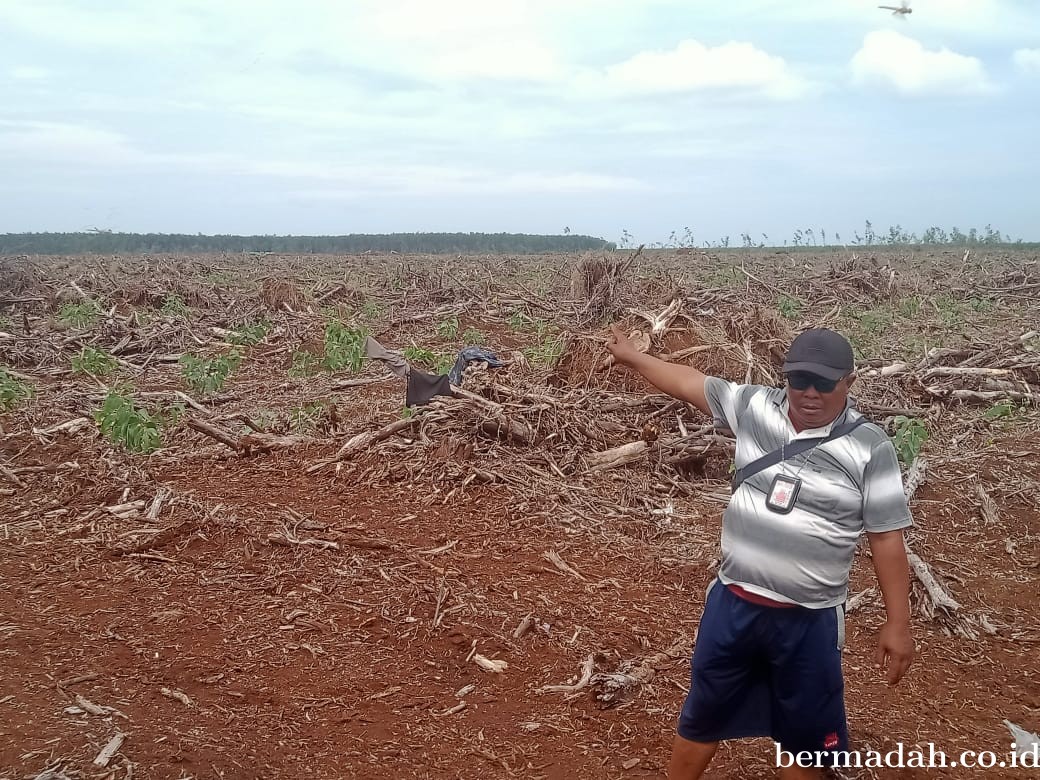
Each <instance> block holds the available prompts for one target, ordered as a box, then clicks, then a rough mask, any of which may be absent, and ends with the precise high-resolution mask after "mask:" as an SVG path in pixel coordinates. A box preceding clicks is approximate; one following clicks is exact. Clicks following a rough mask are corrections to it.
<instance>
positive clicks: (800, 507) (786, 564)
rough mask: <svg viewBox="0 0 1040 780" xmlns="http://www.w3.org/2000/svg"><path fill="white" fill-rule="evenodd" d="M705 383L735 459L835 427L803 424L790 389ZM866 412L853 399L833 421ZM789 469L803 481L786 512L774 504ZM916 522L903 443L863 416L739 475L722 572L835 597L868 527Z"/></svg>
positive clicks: (805, 595)
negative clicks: (833, 434) (899, 453)
mask: <svg viewBox="0 0 1040 780" xmlns="http://www.w3.org/2000/svg"><path fill="white" fill-rule="evenodd" d="M705 392H706V395H707V397H708V404H709V406H710V407H711V411H712V414H713V415H714V416H715V418H716V422H717V423H718V424H719V425H724V426H725V427H727V428H729V429H730V430H732V431H733V433H734V434H735V436H736V457H735V464H736V467H737V468H741V467H743V466H745V465H747V464H748V463H751V462H752V461H754V460H756V459H758V458H760V457H761V456H762V455H765V454H766V453H767V452H772V451H773V450H776V449H779V448H780V445H781V444H785V443H787V442H790V441H792V440H794V439H797V438H807V437H811V438H816V437H819V436H826V435H827V434H828V433H829V432H830V429H831V427H832V426H831V425H828V426H826V427H825V428H819V429H813V430H806V431H802V432H801V433H796V432H795V430H794V426H793V425H792V424H791V421H790V418H789V417H788V416H787V393H786V391H784V390H782V389H777V388H770V387H762V386H758V385H738V384H734V383H732V382H728V381H726V380H724V379H720V378H718V377H708V378H707V379H706V381H705ZM861 416H862V415H860V414H859V413H858V412H857V411H856V410H855V409H854V408H852V406H851V405H849V406H847V407H846V410H845V412H844V413H843V414H841V415H839V416H838V419H837V420H836V421H835V422H834V423H832V425H834V424H838V423H841V422H847V421H851V420H855V419H857V418H859V417H861ZM781 473H782V474H786V475H788V476H796V477H797V478H799V479H801V481H802V485H801V489H800V490H799V492H798V496H797V501H796V503H795V506H794V508H793V509H792V510H791V511H790V512H789V513H788V514H782V513H779V512H775V511H773V510H772V509H770V508H769V507H767V506H766V494H767V493H768V491H769V489H770V486H771V485H772V483H773V478H774V477H775V476H776V475H777V474H781ZM910 525H913V520H912V519H911V516H910V509H909V507H908V506H907V502H906V497H905V496H904V494H903V480H902V475H901V473H900V471H899V461H898V460H897V458H896V451H895V447H893V446H892V442H891V441H890V440H889V438H888V436H887V435H886V434H885V432H884V431H883V430H882V429H881V428H879V427H878V426H877V425H874V424H873V423H865V424H863V425H860V426H858V427H857V428H856V429H855V430H854V431H853V432H852V433H850V434H848V435H846V436H843V437H841V438H838V439H835V440H834V441H830V442H827V443H826V444H821V445H819V446H817V447H815V448H813V449H811V450H809V451H808V452H804V453H802V454H800V455H796V456H794V457H793V458H789V459H787V460H786V461H784V462H782V463H779V464H777V465H776V466H772V467H770V468H767V469H764V470H763V471H760V472H759V473H758V474H756V475H754V476H752V477H750V478H748V479H747V480H745V481H744V482H743V483H742V484H741V486H740V487H739V488H738V489H737V492H736V493H734V494H733V496H732V497H731V498H730V501H729V506H728V507H727V508H726V512H725V514H724V515H723V518H722V566H721V568H720V570H719V579H720V580H721V581H722V582H723V583H725V584H737V585H740V586H741V587H743V588H745V589H746V590H748V591H750V592H752V593H756V594H758V595H760V596H765V597H766V598H770V599H773V600H775V601H781V602H786V603H792V604H800V605H802V606H804V607H810V608H813V609H824V608H828V607H834V606H837V605H838V604H841V603H842V602H844V601H845V599H846V597H847V595H848V585H849V569H850V567H851V565H852V557H853V555H854V554H855V551H856V544H857V542H858V540H859V536H860V534H861V533H862V532H863V531H870V532H882V531H893V530H896V529H900V528H906V527H908V526H910Z"/></svg>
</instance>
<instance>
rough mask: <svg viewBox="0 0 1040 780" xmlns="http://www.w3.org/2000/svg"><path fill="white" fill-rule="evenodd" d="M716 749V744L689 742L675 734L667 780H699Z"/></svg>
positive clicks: (717, 744) (717, 745)
mask: <svg viewBox="0 0 1040 780" xmlns="http://www.w3.org/2000/svg"><path fill="white" fill-rule="evenodd" d="M718 747H719V743H718V742H691V741H690V740H688V739H684V738H683V737H680V736H679V735H678V734H676V735H675V740H674V741H673V742H672V759H671V761H669V762H668V780H699V778H700V776H701V775H703V774H704V770H705V769H707V768H708V764H709V763H711V759H712V756H714V755H715V751H716V750H717V749H718Z"/></svg>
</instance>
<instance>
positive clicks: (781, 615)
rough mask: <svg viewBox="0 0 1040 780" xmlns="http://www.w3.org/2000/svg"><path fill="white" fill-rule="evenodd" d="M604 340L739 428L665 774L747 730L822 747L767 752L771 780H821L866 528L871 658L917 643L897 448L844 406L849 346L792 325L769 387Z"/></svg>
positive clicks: (662, 383) (695, 768) (835, 737)
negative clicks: (854, 572)
mask: <svg viewBox="0 0 1040 780" xmlns="http://www.w3.org/2000/svg"><path fill="white" fill-rule="evenodd" d="M613 334H614V337H613V339H612V340H611V341H610V342H609V343H608V349H609V350H610V352H611V354H613V356H614V358H615V360H616V361H617V362H618V363H619V364H622V365H626V366H628V367H630V368H632V369H634V370H636V371H637V372H639V373H640V374H642V375H643V376H644V377H645V378H646V379H647V380H648V381H649V382H651V383H652V384H654V385H655V386H656V387H658V388H659V389H660V390H661V391H663V392H665V393H667V394H668V395H671V396H673V397H674V398H677V399H680V400H683V401H687V402H689V403H691V404H693V405H694V406H696V407H697V408H698V409H700V410H701V411H702V412H704V414H706V415H709V416H711V417H713V418H714V419H715V420H716V421H717V423H718V424H720V425H724V426H725V427H726V428H729V429H730V430H731V431H733V433H734V435H735V437H736V456H735V466H736V469H737V471H736V473H735V479H734V491H733V494H732V496H731V498H730V501H729V506H728V507H727V509H726V512H725V514H724V515H723V522H722V562H721V565H720V568H719V574H718V578H717V579H716V580H714V581H713V582H712V584H711V585H710V586H709V589H708V593H707V596H706V599H705V607H704V614H703V617H702V618H701V623H700V626H699V629H698V636H697V642H696V648H695V649H694V653H693V659H692V662H691V684H690V692H689V695H688V697H687V699H686V702H685V703H684V705H683V709H682V714H681V716H680V718H679V725H678V729H677V734H676V737H675V742H674V745H673V748H672V757H671V762H670V764H669V768H668V777H669V778H670V780H693V779H694V778H699V777H701V775H702V774H703V772H704V770H705V768H706V767H707V766H708V763H709V762H710V761H711V759H712V756H713V755H714V754H715V750H716V748H717V747H718V743H719V741H720V740H723V739H737V738H744V737H756V736H768V737H772V738H773V739H774V740H775V741H776V742H777V743H778V745H779V749H780V750H782V751H783V752H784V754H785V757H787V756H791V755H792V754H793V755H794V756H797V754H798V753H799V752H802V751H809V752H811V753H813V754H814V755H815V754H817V753H821V752H822V753H824V754H825V755H824V756H822V758H823V760H822V761H820V762H819V763H817V762H816V761H815V760H814V762H813V763H814V766H813V767H804V766H798V762H795V763H794V765H793V766H789V767H788V766H785V764H788V763H791V761H790V759H789V758H788V759H787V760H785V761H781V762H780V765H781V770H780V775H781V777H783V778H814V777H819V776H820V772H821V770H820V769H819V768H818V767H822V766H827V765H828V760H827V759H828V758H829V755H828V754H830V753H831V751H846V750H848V749H849V748H848V732H847V728H846V723H845V704H844V680H843V676H842V669H841V647H842V644H843V642H844V634H845V631H844V628H845V626H844V604H845V600H846V597H847V595H848V581H849V569H850V568H851V565H852V558H853V555H854V554H855V551H856V545H857V543H858V540H859V537H860V534H861V533H862V532H863V531H866V534H867V539H868V540H869V543H870V551H871V555H872V560H873V564H874V570H875V572H876V575H877V579H878V583H879V585H880V587H881V593H882V597H883V599H884V602H885V608H886V611H887V622H886V623H885V624H884V626H883V627H882V629H881V632H880V634H879V636H878V642H877V661H878V664H879V666H880V667H881V668H882V669H883V670H885V669H886V667H887V680H888V684H889V685H895V684H896V683H897V682H899V680H900V678H902V676H903V674H904V673H905V672H906V670H907V669H908V668H909V666H910V662H911V660H912V658H913V653H914V642H913V638H912V637H911V634H910V604H909V601H910V574H909V565H908V563H907V558H906V552H905V548H904V543H903V530H902V529H904V528H906V527H908V526H910V525H912V521H911V517H910V511H909V508H908V507H907V502H906V498H905V497H904V494H903V485H902V477H901V475H900V472H899V463H898V461H897V459H896V453H895V448H894V447H893V446H892V443H891V442H890V441H889V439H888V436H887V435H886V434H885V432H884V431H883V430H882V429H881V428H879V427H878V426H876V425H873V424H871V423H868V422H867V421H866V420H865V418H863V416H862V415H860V414H859V413H858V412H857V411H856V410H855V409H854V408H853V406H852V404H851V402H850V399H849V389H850V388H851V387H852V384H853V382H854V381H855V379H856V375H855V361H854V358H853V354H852V347H851V346H850V345H849V343H848V341H847V340H846V339H845V338H844V337H843V336H841V335H840V334H838V333H835V332H834V331H830V330H825V329H815V330H809V331H806V332H804V333H802V334H801V335H799V336H798V337H797V338H796V339H795V340H794V343H793V344H792V345H791V349H790V350H789V351H788V354H787V356H786V361H785V363H784V366H783V373H784V376H785V384H786V388H785V389H777V388H769V387H762V386H757V385H739V384H734V383H732V382H728V381H726V380H724V379H721V378H718V377H710V376H706V375H704V374H703V373H701V372H700V371H698V370H696V369H694V368H691V367H689V366H682V365H676V364H672V363H666V362H664V361H663V360H660V359H658V358H654V357H651V356H649V355H647V354H644V353H641V352H639V351H638V350H637V349H636V348H635V346H634V345H633V344H632V342H631V341H629V339H628V338H626V337H625V335H624V334H622V333H621V332H620V331H619V330H618V329H617V328H616V327H615V328H613ZM828 436H832V438H830V439H827V437H828ZM805 440H810V441H805ZM769 453H775V454H774V457H773V458H772V459H771V460H770V459H765V460H762V461H759V463H754V462H755V461H757V460H759V459H760V458H763V456H765V455H767V454H769ZM752 464H754V465H752ZM752 472H754V473H752ZM801 763H803V764H804V763H805V762H804V761H803V762H801Z"/></svg>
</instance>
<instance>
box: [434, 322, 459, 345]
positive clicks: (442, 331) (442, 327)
mask: <svg viewBox="0 0 1040 780" xmlns="http://www.w3.org/2000/svg"><path fill="white" fill-rule="evenodd" d="M437 335H438V336H440V337H441V338H442V339H444V340H445V341H454V340H455V338H456V337H457V336H458V335H459V318H458V317H450V318H449V319H446V320H441V321H440V322H438V323H437Z"/></svg>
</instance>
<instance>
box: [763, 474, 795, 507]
mask: <svg viewBox="0 0 1040 780" xmlns="http://www.w3.org/2000/svg"><path fill="white" fill-rule="evenodd" d="M801 487H802V480H800V479H796V478H795V477H789V476H787V475H786V474H777V475H776V476H775V477H774V478H773V484H772V485H771V486H770V487H769V494H768V495H767V496H766V506H767V507H769V508H770V509H771V510H773V511H774V512H777V513H779V514H782V515H786V514H787V513H788V512H790V511H791V510H792V509H794V502H795V501H796V500H797V499H798V491H799V489H800V488H801Z"/></svg>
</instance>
